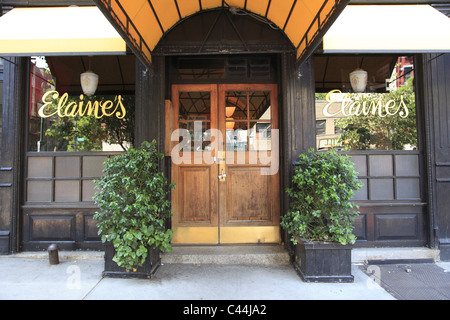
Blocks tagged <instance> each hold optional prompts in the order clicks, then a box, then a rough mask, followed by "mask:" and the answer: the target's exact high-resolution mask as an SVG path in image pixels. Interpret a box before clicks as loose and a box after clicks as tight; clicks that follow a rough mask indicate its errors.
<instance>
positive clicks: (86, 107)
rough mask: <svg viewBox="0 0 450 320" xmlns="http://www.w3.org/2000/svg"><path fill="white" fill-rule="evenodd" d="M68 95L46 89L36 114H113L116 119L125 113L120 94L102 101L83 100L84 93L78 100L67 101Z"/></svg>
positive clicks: (74, 115) (96, 115) (44, 115)
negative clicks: (52, 107)
mask: <svg viewBox="0 0 450 320" xmlns="http://www.w3.org/2000/svg"><path fill="white" fill-rule="evenodd" d="M68 100H69V95H68V94H67V92H66V93H64V94H63V95H62V96H60V95H59V92H58V91H48V92H46V93H45V94H44V96H43V97H42V102H43V103H44V104H43V105H42V107H40V108H39V111H38V114H39V116H40V117H41V118H49V117H52V116H54V115H57V116H58V117H61V118H64V117H76V116H81V117H83V116H90V115H94V116H95V118H97V119H100V118H103V117H112V116H115V117H117V119H123V118H124V117H125V115H126V113H127V111H126V110H125V107H124V105H123V103H122V96H120V95H118V96H116V97H115V98H114V100H104V101H90V100H89V101H87V102H86V101H84V95H80V100H79V101H78V102H75V101H71V102H68ZM55 105H56V110H55V109H52V110H49V109H50V107H51V106H55Z"/></svg>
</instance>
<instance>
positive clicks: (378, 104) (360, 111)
mask: <svg viewBox="0 0 450 320" xmlns="http://www.w3.org/2000/svg"><path fill="white" fill-rule="evenodd" d="M333 93H335V94H342V92H341V91H340V90H332V91H330V92H328V94H327V97H326V99H327V102H328V104H327V105H326V106H324V107H323V114H324V115H325V117H334V116H337V115H338V114H339V113H342V115H343V116H344V117H350V116H360V115H365V116H367V115H369V114H372V115H373V116H375V115H377V114H378V116H379V117H381V118H384V117H386V116H388V115H390V116H395V115H399V116H400V117H401V118H406V117H408V115H409V110H408V107H407V106H406V103H405V101H404V100H403V96H400V101H395V100H389V101H386V102H385V103H383V101H382V100H381V99H379V100H370V101H365V100H364V101H358V100H356V101H355V100H351V99H349V98H350V94H349V93H347V94H346V95H345V96H344V97H343V98H342V103H341V108H340V109H339V110H338V111H337V112H335V113H330V112H329V109H330V107H331V105H332V104H333V103H336V102H338V101H337V100H334V99H332V94H333ZM383 111H384V112H383Z"/></svg>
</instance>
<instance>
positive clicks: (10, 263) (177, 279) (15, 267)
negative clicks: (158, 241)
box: [0, 252, 450, 301]
mask: <svg viewBox="0 0 450 320" xmlns="http://www.w3.org/2000/svg"><path fill="white" fill-rule="evenodd" d="M430 265H432V266H433V267H434V268H439V269H440V270H441V271H443V272H446V274H445V275H447V273H448V275H450V263H432V264H430ZM103 268H104V260H103V254H102V253H99V252H91V253H89V252H86V253H70V252H69V253H65V254H64V252H60V263H59V264H58V265H50V264H49V260H48V255H46V252H45V253H41V254H40V255H37V257H33V258H31V257H30V255H23V254H13V255H7V256H0V300H118V299H120V300H191V301H193V300H231V301H237V300H260V301H261V300H395V299H398V298H400V299H402V297H401V296H398V295H394V294H391V293H392V288H389V287H386V286H384V287H385V288H387V289H388V290H386V289H384V288H383V283H382V281H378V280H377V278H376V277H375V276H373V274H374V273H373V272H372V273H371V272H369V273H368V274H366V273H365V272H364V269H365V268H364V267H363V266H362V265H359V264H353V265H352V274H353V275H354V278H355V280H354V282H353V283H334V284H326V283H306V282H303V281H302V280H301V279H300V277H299V276H298V275H297V273H296V272H295V271H294V268H293V267H292V266H291V265H289V264H285V263H280V264H277V265H220V264H192V263H183V264H181V263H164V264H163V265H161V266H160V267H159V268H158V270H157V272H156V274H155V275H154V276H153V278H151V279H146V280H142V279H116V278H103V277H102V271H103ZM441 268H443V270H442V269H441ZM372 271H373V270H372ZM383 272H384V271H383ZM381 274H383V273H382V272H381ZM381 280H383V279H381ZM390 292H391V293H390ZM444 299H445V298H444Z"/></svg>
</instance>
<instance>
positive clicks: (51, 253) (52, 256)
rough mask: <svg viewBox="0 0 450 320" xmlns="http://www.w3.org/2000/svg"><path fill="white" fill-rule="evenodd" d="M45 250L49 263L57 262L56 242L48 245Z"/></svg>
mask: <svg viewBox="0 0 450 320" xmlns="http://www.w3.org/2000/svg"><path fill="white" fill-rule="evenodd" d="M47 251H48V260H49V262H50V264H52V265H53V264H59V257H58V246H57V245H56V244H51V245H50V246H49V247H48V249H47Z"/></svg>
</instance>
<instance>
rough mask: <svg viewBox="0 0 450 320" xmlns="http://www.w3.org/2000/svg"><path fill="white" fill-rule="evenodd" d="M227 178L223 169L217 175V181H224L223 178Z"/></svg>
mask: <svg viewBox="0 0 450 320" xmlns="http://www.w3.org/2000/svg"><path fill="white" fill-rule="evenodd" d="M226 177H227V174H226V173H224V172H223V169H222V171H221V173H220V174H219V180H220V181H225V178H226Z"/></svg>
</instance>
